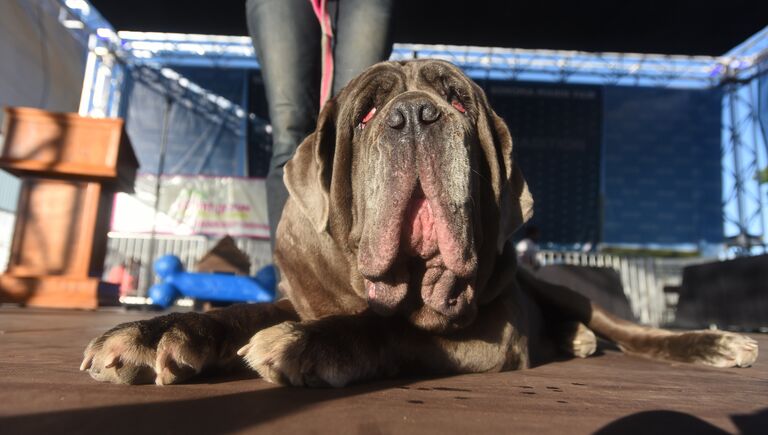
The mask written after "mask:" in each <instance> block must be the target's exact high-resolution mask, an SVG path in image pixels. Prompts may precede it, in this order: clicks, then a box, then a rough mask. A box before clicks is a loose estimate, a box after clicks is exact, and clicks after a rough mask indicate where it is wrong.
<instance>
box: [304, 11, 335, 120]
mask: <svg viewBox="0 0 768 435" xmlns="http://www.w3.org/2000/svg"><path fill="white" fill-rule="evenodd" d="M309 2H310V3H312V9H313V10H314V11H315V16H317V21H319V22H320V29H321V30H322V32H323V36H322V40H321V41H320V44H321V47H322V79H321V80H320V108H321V109H322V108H323V105H325V102H326V101H328V99H329V98H330V97H331V87H332V85H333V46H332V42H333V28H332V27H331V17H330V15H328V11H327V10H326V8H325V4H326V2H327V0H309Z"/></svg>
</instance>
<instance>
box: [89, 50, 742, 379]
mask: <svg viewBox="0 0 768 435" xmlns="http://www.w3.org/2000/svg"><path fill="white" fill-rule="evenodd" d="M452 99H455V100H456V101H458V102H459V103H460V105H461V106H463V107H462V108H463V109H465V111H464V112H462V111H461V110H458V109H457V106H452V104H451V100H452ZM371 107H376V108H377V112H376V116H375V117H374V118H373V119H372V120H371V121H370V122H368V123H367V124H366V125H365V126H364V128H361V125H360V120H361V119H362V117H363V115H365V113H367V111H368V109H370V108H371ZM285 181H286V185H287V186H288V189H289V192H290V198H289V200H288V203H287V204H286V206H285V209H284V212H283V218H282V220H281V222H280V225H279V227H278V236H277V247H276V254H275V259H276V262H277V264H278V265H279V267H280V270H281V273H282V280H281V283H280V288H281V290H282V291H283V292H284V293H285V294H286V295H287V296H288V299H286V300H282V301H280V302H278V303H276V304H252V305H238V306H233V307H230V308H226V309H222V310H219V311H214V312H210V313H206V314H198V313H185V314H170V315H167V316H161V317H158V318H155V319H152V320H148V321H142V322H134V323H128V324H123V325H118V326H117V327H116V328H114V329H112V330H110V331H108V332H106V333H105V334H104V335H102V336H100V337H97V338H95V339H94V340H92V341H91V343H90V344H89V345H88V347H87V349H86V350H85V357H84V360H83V363H82V366H81V369H82V370H88V371H89V373H90V374H91V376H92V377H93V378H95V379H97V380H100V381H109V382H115V383H128V384H132V383H146V382H155V383H157V384H161V385H163V384H172V383H177V382H182V381H184V380H186V379H189V378H190V377H192V376H195V375H196V374H198V373H200V372H201V371H203V370H205V369H208V368H215V367H225V366H231V365H236V364H239V363H242V362H243V361H244V362H245V363H246V364H247V365H248V366H250V367H251V368H252V369H254V370H256V371H258V372H259V373H260V374H261V375H262V376H263V377H264V378H265V379H266V380H268V381H272V382H277V383H282V384H290V385H305V386H329V385H330V386H336V387H339V386H343V385H347V384H349V383H352V382H358V381H362V380H366V379H374V378H382V377H393V376H398V375H402V374H406V373H423V374H431V375H434V374H452V373H478V372H489V371H501V370H513V369H523V368H527V367H530V366H531V365H532V364H536V363H539V362H543V361H546V360H547V359H548V358H551V357H552V356H553V353H554V352H555V351H557V350H559V351H561V352H565V353H568V354H570V355H573V356H578V357H586V356H588V355H590V354H591V353H593V352H594V351H595V347H596V340H595V333H596V334H597V335H599V336H602V337H604V338H606V339H608V340H610V341H613V342H614V343H616V344H617V345H618V346H619V347H621V348H622V349H623V350H625V351H626V352H629V353H634V354H639V355H644V356H648V357H654V358H663V359H668V360H675V361H685V362H694V363H703V364H709V365H713V366H718V367H732V366H749V365H750V364H752V363H753V362H754V361H755V359H756V358H757V344H756V342H754V341H753V340H751V339H749V338H748V337H745V336H742V335H737V334H731V333H725V332H719V331H694V332H669V331H665V330H660V329H654V328H648V327H643V326H639V325H635V324H632V323H629V322H626V321H623V320H620V319H617V318H615V317H613V316H611V315H610V314H608V313H607V312H605V311H604V310H603V309H601V308H600V307H598V306H596V305H594V304H593V303H591V302H590V301H589V300H587V299H586V298H584V297H582V296H580V295H578V294H577V293H575V292H573V291H571V290H569V289H567V288H565V287H561V286H556V285H551V284H547V283H544V282H542V281H540V280H538V279H537V278H536V277H534V276H533V275H532V274H531V273H529V272H527V271H525V270H524V269H518V268H517V267H516V262H515V258H514V250H513V249H512V248H511V246H510V243H509V242H508V240H509V238H510V236H511V235H512V233H513V232H514V231H515V229H517V228H518V227H519V226H520V225H521V224H522V223H523V222H524V221H525V220H527V219H528V218H530V216H531V213H532V207H533V201H532V199H531V197H530V194H529V192H528V189H527V187H526V185H525V181H524V179H523V177H522V173H521V172H520V170H519V169H518V168H517V166H516V165H515V164H514V161H513V160H512V140H511V138H510V135H509V130H508V129H507V127H506V125H505V123H504V122H503V121H502V120H501V118H499V117H498V116H497V115H496V114H495V113H494V112H493V110H492V109H491V108H490V106H489V105H488V102H487V99H486V97H485V95H484V93H483V92H482V90H481V89H480V88H479V87H478V86H477V85H476V84H474V83H473V82H472V81H471V80H470V79H468V78H467V77H466V76H465V75H464V74H463V73H462V72H461V71H460V70H459V69H458V68H456V67H455V66H453V65H451V64H449V63H446V62H441V61H412V62H385V63H381V64H377V65H375V66H373V67H371V68H370V69H368V70H367V71H365V72H364V73H363V74H362V75H361V76H360V77H358V78H357V79H355V80H353V81H352V82H351V83H350V85H348V86H347V87H346V88H345V89H344V90H343V91H342V92H341V93H340V95H339V96H338V97H336V98H335V99H334V100H331V101H330V102H329V103H328V104H327V105H326V106H325V108H324V109H323V111H322V113H321V114H320V117H319V120H318V125H317V129H316V131H315V132H314V133H312V134H311V135H310V136H309V137H307V139H306V140H305V141H304V142H303V143H302V144H301V145H300V146H299V148H298V150H297V152H296V155H295V157H294V158H293V159H292V160H291V162H290V163H289V164H288V165H287V167H286V175H285ZM420 189H421V190H422V191H423V197H424V198H425V201H428V202H429V204H430V206H431V207H432V208H431V209H430V210H432V211H431V212H430V213H434V214H435V216H438V218H436V219H439V220H440V222H442V226H441V227H440V228H441V231H442V232H441V233H439V234H440V237H437V238H436V239H433V242H434V243H433V246H432V247H431V248H428V247H424V246H422V245H418V249H417V248H416V247H409V245H408V243H414V246H416V245H415V243H416V242H410V241H409V240H410V239H408V238H407V237H408V236H406V235H404V234H406V232H407V231H409V230H407V229H403V228H404V227H403V225H404V223H403V216H404V215H405V214H407V211H408V210H410V209H409V207H411V205H409V204H412V203H413V198H414V197H415V196H414V195H416V192H417V191H419V190H420ZM435 231H437V230H435ZM435 234H437V233H435ZM423 240H427V239H423ZM434 240H437V242H435V241H434ZM424 243H426V242H424ZM435 244H436V245H435ZM446 247H450V248H451V249H450V252H448V251H449V249H447V248H446ZM545 319H546V320H545ZM552 319H556V320H552ZM593 331H594V332H593ZM238 355H239V356H238ZM241 357H242V358H241Z"/></svg>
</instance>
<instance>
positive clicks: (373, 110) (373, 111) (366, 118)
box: [358, 107, 376, 129]
mask: <svg viewBox="0 0 768 435" xmlns="http://www.w3.org/2000/svg"><path fill="white" fill-rule="evenodd" d="M375 114H376V108H375V107H371V110H369V111H368V113H367V114H366V115H365V116H363V119H361V120H360V124H358V126H359V127H360V128H361V129H362V128H365V124H368V121H370V120H371V119H373V115H375Z"/></svg>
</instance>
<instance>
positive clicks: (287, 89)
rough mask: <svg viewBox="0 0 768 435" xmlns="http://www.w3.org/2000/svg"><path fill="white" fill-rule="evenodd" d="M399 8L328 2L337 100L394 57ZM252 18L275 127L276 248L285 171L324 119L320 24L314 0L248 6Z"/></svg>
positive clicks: (387, 1) (271, 188) (271, 199)
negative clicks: (392, 19)
mask: <svg viewBox="0 0 768 435" xmlns="http://www.w3.org/2000/svg"><path fill="white" fill-rule="evenodd" d="M393 1H394V0H338V1H329V2H328V11H329V15H330V16H331V19H332V21H333V23H334V25H333V28H334V39H333V41H334V48H333V53H334V75H333V94H334V95H335V94H336V93H338V91H339V90H340V89H341V88H343V87H344V86H345V85H346V84H347V83H349V81H350V80H352V79H353V78H354V77H355V76H357V75H358V74H359V73H360V72H362V71H363V70H364V69H365V68H367V67H368V66H370V65H373V64H374V63H376V62H379V61H382V60H385V59H387V58H388V57H389V54H390V52H391V49H392V43H391V41H390V26H389V22H390V16H391V13H392V3H393ZM246 13H247V21H248V30H249V32H250V34H251V39H253V46H254V48H255V49H256V56H257V57H258V59H259V63H260V64H261V74H262V78H263V80H264V87H265V91H266V97H267V103H268V106H269V117H270V122H271V124H272V158H271V160H270V165H269V173H268V175H267V180H266V182H267V208H268V213H269V226H270V234H271V236H272V247H273V248H274V243H275V229H276V228H277V223H278V221H279V220H280V216H281V214H282V211H283V205H285V201H286V199H287V198H288V191H287V190H286V188H285V185H284V184H283V166H285V164H286V163H287V162H288V160H290V159H291V157H292V156H293V153H294V152H295V151H296V147H297V146H298V145H299V144H300V143H301V141H302V140H303V139H304V138H305V137H306V136H307V135H308V134H309V133H311V132H312V131H313V130H314V128H315V123H316V121H317V115H318V112H319V98H320V95H319V94H320V67H321V59H320V50H321V48H320V39H321V38H320V37H321V35H320V25H319V23H318V21H317V18H316V17H315V14H314V12H313V11H312V5H311V4H310V3H309V0H248V1H247V4H246Z"/></svg>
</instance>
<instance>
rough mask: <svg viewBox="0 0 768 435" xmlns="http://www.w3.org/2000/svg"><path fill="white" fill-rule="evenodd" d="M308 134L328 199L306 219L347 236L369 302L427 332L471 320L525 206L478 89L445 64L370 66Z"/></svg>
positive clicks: (500, 134)
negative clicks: (321, 210)
mask: <svg viewBox="0 0 768 435" xmlns="http://www.w3.org/2000/svg"><path fill="white" fill-rule="evenodd" d="M314 135H315V137H314V143H315V145H316V147H317V149H316V150H315V151H314V152H315V159H316V160H317V161H318V162H320V165H321V166H322V167H321V168H320V169H319V171H318V173H317V178H318V179H319V180H320V181H319V182H320V183H321V184H323V185H324V190H323V193H324V194H325V195H327V196H326V198H328V202H329V209H326V210H325V212H324V213H321V215H320V216H316V218H315V219H314V221H315V223H316V224H318V222H317V219H319V220H320V222H319V224H318V229H319V230H325V229H327V230H328V231H330V232H331V234H332V235H334V234H337V235H344V234H346V235H347V236H348V237H347V240H344V241H343V242H344V243H345V244H347V246H348V248H349V250H350V251H351V252H352V253H353V256H354V257H355V258H356V260H357V265H356V267H357V270H358V271H359V273H360V274H361V275H362V278H363V280H362V282H363V286H361V288H360V289H356V290H357V291H358V292H359V293H361V296H363V297H365V298H367V300H368V303H369V306H370V307H371V308H372V309H373V310H374V311H376V312H378V313H380V314H382V315H391V314H399V315H405V316H407V317H408V318H409V319H410V320H411V322H412V323H414V324H415V325H417V326H419V327H421V328H424V329H428V330H432V331H446V330H451V329H456V328H460V327H462V326H465V325H467V324H469V323H471V322H472V321H473V319H474V317H475V315H476V313H477V305H478V303H480V302H482V301H484V300H489V299H491V298H492V297H493V296H495V294H492V290H490V289H485V287H486V285H485V284H486V283H487V282H488V281H489V279H490V275H491V273H492V270H493V266H494V261H495V258H496V255H497V253H498V251H499V250H500V249H501V248H502V247H503V245H504V241H506V239H507V238H508V237H509V235H510V233H511V231H512V230H514V228H516V227H517V226H518V225H519V224H520V223H521V222H522V221H523V220H524V219H525V218H527V216H528V215H530V208H531V204H528V203H527V202H526V201H528V202H529V199H530V197H529V196H528V194H527V190H526V189H525V184H524V182H523V180H522V177H520V176H519V173H518V174H517V176H516V177H515V174H514V168H513V164H512V160H511V157H512V156H511V151H512V144H511V140H510V138H509V132H508V131H507V128H506V126H505V125H504V123H503V121H501V119H500V118H498V117H497V116H496V115H495V114H494V113H493V111H492V110H491V109H490V108H489V107H488V104H487V101H486V98H485V95H484V94H483V92H482V90H481V89H480V88H479V87H478V86H477V85H475V84H474V83H473V82H472V81H471V80H470V79H469V78H467V77H466V76H465V75H464V74H463V73H462V72H461V70H459V69H458V68H456V67H455V66H453V65H451V64H450V63H447V62H442V61H412V62H402V63H396V62H385V63H381V64H377V65H375V66H373V67H371V68H369V69H368V70H366V71H365V72H364V73H363V74H362V75H360V76H359V77H358V78H356V79H355V80H353V81H352V82H351V83H350V84H349V85H348V86H347V87H346V88H345V89H344V90H343V91H342V92H341V94H340V95H339V96H338V97H337V98H336V100H335V101H333V102H331V103H330V104H329V105H328V107H326V108H325V110H324V111H323V114H321V117H320V121H319V122H318V130H317V131H316V132H315V133H314ZM329 138H333V139H334V140H329ZM329 162H332V164H331V163H329ZM288 169H289V172H291V171H293V172H295V170H293V169H292V168H288ZM310 176H311V175H310ZM290 178H291V176H290V174H289V175H288V176H287V179H286V181H288V184H289V190H291V193H292V196H296V195H295V194H296V193H298V194H299V195H301V192H296V190H297V189H296V187H293V188H292V186H291V182H290V181H291V180H290ZM513 184H516V185H517V187H516V188H512V185H513ZM521 196H525V201H523V202H524V204H523V205H522V208H521ZM507 197H511V198H512V199H513V201H509V200H508V199H506V198H507ZM300 201H301V200H300ZM510 204H511V205H512V207H510ZM305 208H306V209H307V210H308V209H309V208H311V205H309V204H306V205H305ZM504 209H509V210H506V211H505V210H504ZM340 227H343V228H340ZM484 293H486V294H484Z"/></svg>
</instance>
